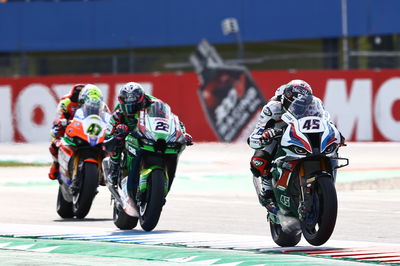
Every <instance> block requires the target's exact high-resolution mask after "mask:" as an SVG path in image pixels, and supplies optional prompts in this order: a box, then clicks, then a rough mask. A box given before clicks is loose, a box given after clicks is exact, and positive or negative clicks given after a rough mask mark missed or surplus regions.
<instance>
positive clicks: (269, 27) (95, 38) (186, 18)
mask: <svg viewBox="0 0 400 266" xmlns="http://www.w3.org/2000/svg"><path fill="white" fill-rule="evenodd" d="M348 2H349V3H348V9H349V12H348V14H349V34H350V35H351V36H355V35H367V34H388V33H399V32H400V23H398V20H397V18H398V12H399V10H400V1H397V0H348ZM340 10H341V9H340V0H301V1H300V0H279V1H277V0H197V1H195V0H140V1H139V0H98V1H86V2H79V1H70V2H69V1H63V2H41V1H38V2H35V1H33V2H26V3H24V2H22V3H20V2H8V3H4V4H0V52H12V51H21V50H24V51H42V50H44V51H47V50H54V51H57V50H82V49H115V48H127V47H159V46H178V45H195V44H197V43H198V42H199V41H200V40H201V39H202V38H207V39H208V40H209V41H210V42H211V43H214V44H216V43H231V42H234V39H233V37H232V36H224V35H223V34H222V31H221V20H222V19H224V18H226V17H236V18H237V19H238V21H239V24H240V28H241V34H242V39H243V40H244V41H245V42H261V41H270V40H290V39H308V38H322V37H338V36H341V15H340Z"/></svg>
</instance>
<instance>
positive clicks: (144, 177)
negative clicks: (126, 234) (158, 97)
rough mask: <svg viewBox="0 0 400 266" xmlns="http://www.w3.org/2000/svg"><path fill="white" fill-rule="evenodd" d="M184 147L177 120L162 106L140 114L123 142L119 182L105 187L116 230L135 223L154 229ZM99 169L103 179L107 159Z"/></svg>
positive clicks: (157, 103) (107, 172) (107, 169)
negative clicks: (108, 194)
mask: <svg viewBox="0 0 400 266" xmlns="http://www.w3.org/2000/svg"><path fill="white" fill-rule="evenodd" d="M185 147H186V140H185V138H184V132H183V129H182V128H181V126H180V121H179V118H178V117H177V116H176V115H174V114H173V113H172V112H171V109H170V107H169V106H168V105H167V104H166V103H163V102H156V103H153V104H152V105H151V106H150V107H149V109H148V110H142V111H140V113H139V121H138V126H137V129H136V130H135V131H134V132H132V133H130V134H129V135H128V136H127V137H126V138H125V149H124V152H123V154H122V160H121V169H123V171H122V176H121V179H120V181H119V182H118V185H117V187H114V186H113V185H111V184H109V183H107V187H108V188H109V190H110V191H111V194H112V199H113V200H114V205H113V220H114V224H115V225H116V226H117V227H118V228H119V229H123V230H129V229H133V228H135V227H136V226H137V223H138V221H140V226H141V227H142V229H143V230H145V231H151V230H153V229H154V228H155V227H156V225H157V223H158V221H159V218H160V215H161V211H162V208H163V205H164V204H165V202H166V200H165V198H166V196H167V194H168V192H169V190H170V188H171V185H172V181H173V177H174V175H175V170H176V165H177V162H178V158H179V155H180V154H181V153H182V151H183V150H184V149H185ZM103 169H104V172H105V174H106V176H107V175H108V174H109V158H106V159H104V160H103Z"/></svg>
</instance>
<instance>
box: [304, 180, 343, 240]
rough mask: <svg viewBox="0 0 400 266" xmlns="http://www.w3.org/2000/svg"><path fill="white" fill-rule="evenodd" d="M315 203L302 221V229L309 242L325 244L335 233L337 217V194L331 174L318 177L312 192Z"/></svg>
mask: <svg viewBox="0 0 400 266" xmlns="http://www.w3.org/2000/svg"><path fill="white" fill-rule="evenodd" d="M312 200H313V204H312V207H311V208H310V210H307V213H306V218H305V220H304V221H303V222H302V223H301V230H302V232H303V235H304V238H305V239H306V240H307V242H308V243H310V244H311V245H314V246H320V245H322V244H324V243H325V242H326V241H328V239H329V238H330V236H331V235H332V233H333V229H334V228H335V224H336V217H337V196H336V189H335V186H334V184H333V179H332V178H331V177H330V176H321V177H318V178H317V180H316V183H315V184H314V188H313V193H312Z"/></svg>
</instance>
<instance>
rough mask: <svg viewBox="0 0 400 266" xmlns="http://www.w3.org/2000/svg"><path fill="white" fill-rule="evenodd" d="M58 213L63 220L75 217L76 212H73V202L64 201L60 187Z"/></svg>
mask: <svg viewBox="0 0 400 266" xmlns="http://www.w3.org/2000/svg"><path fill="white" fill-rule="evenodd" d="M57 213H58V215H60V217H61V218H73V217H74V212H73V211H72V202H68V201H66V200H65V199H64V196H63V195H62V192H61V187H60V186H58V195H57Z"/></svg>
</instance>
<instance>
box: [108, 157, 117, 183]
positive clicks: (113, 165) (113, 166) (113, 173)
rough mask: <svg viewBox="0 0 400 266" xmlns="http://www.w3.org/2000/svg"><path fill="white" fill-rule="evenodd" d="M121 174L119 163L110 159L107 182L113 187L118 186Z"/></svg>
mask: <svg viewBox="0 0 400 266" xmlns="http://www.w3.org/2000/svg"><path fill="white" fill-rule="evenodd" d="M119 173H120V169H119V161H116V160H113V159H112V158H110V174H109V175H108V176H107V182H108V183H109V184H111V185H113V186H116V185H117V184H118V177H119Z"/></svg>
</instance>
